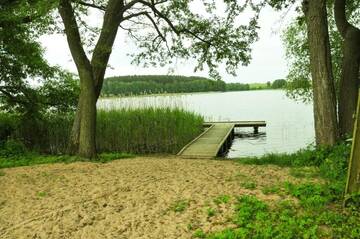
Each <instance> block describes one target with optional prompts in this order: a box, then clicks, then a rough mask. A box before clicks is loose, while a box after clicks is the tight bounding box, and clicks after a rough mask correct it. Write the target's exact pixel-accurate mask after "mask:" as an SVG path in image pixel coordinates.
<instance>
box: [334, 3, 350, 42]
mask: <svg viewBox="0 0 360 239" xmlns="http://www.w3.org/2000/svg"><path fill="white" fill-rule="evenodd" d="M345 7H346V0H335V4H334V15H335V22H336V26H337V28H338V30H339V32H340V34H341V36H342V37H343V38H345V35H346V32H347V30H348V28H349V27H350V26H351V25H350V23H349V22H348V21H347V19H346V10H345Z"/></svg>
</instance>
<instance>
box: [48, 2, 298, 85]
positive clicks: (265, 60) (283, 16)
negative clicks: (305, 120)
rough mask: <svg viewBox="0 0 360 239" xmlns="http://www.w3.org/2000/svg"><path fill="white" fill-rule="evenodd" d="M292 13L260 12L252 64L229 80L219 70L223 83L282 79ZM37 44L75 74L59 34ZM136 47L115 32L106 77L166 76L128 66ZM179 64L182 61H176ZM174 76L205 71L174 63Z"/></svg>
mask: <svg viewBox="0 0 360 239" xmlns="http://www.w3.org/2000/svg"><path fill="white" fill-rule="evenodd" d="M293 15H294V14H293V12H288V13H279V12H275V11H274V10H272V9H271V8H270V7H266V8H265V9H263V11H262V13H261V16H260V27H261V28H260V30H259V37H260V39H259V41H258V42H256V43H255V44H253V46H252V49H253V51H252V58H253V59H252V61H251V64H250V65H249V66H247V67H240V68H239V69H238V71H237V76H236V77H233V76H231V75H228V74H226V72H225V71H224V70H222V69H219V71H220V73H221V76H222V78H223V80H225V81H226V82H241V83H252V82H267V81H273V80H275V79H279V78H284V77H285V76H286V74H287V64H286V61H285V50H284V48H283V45H282V42H281V34H282V32H283V30H284V28H285V26H286V24H287V23H288V22H289V21H290V20H291V18H292V17H293ZM41 43H42V44H43V46H44V47H45V57H46V58H47V59H48V61H49V62H50V63H51V64H56V65H60V66H61V67H63V68H65V69H67V70H70V71H71V72H74V73H76V68H75V64H74V62H73V61H72V58H71V55H70V51H69V48H68V45H67V42H66V38H65V37H64V36H63V35H50V36H44V37H42V38H41ZM135 51H136V48H135V47H134V45H133V44H132V43H131V41H130V40H129V39H127V37H126V34H125V33H124V32H123V31H119V33H118V36H117V38H116V42H115V45H114V48H113V52H112V55H111V57H110V62H109V64H110V66H111V68H108V69H107V73H106V76H116V75H135V74H136V75H141V74H168V72H169V67H164V68H143V67H141V66H136V65H131V64H130V62H131V57H129V56H127V54H128V53H133V52H135ZM178 62H182V61H178ZM171 67H172V68H174V70H175V71H174V72H173V73H172V74H175V75H186V76H191V75H197V76H205V77H207V76H208V72H206V71H205V72H196V73H194V72H193V68H194V64H193V63H192V62H188V63H186V64H184V63H177V64H176V65H172V66H171Z"/></svg>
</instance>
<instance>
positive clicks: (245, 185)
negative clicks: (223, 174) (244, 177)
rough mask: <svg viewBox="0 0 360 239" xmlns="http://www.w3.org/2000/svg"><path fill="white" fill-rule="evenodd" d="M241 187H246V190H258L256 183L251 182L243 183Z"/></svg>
mask: <svg viewBox="0 0 360 239" xmlns="http://www.w3.org/2000/svg"><path fill="white" fill-rule="evenodd" d="M241 186H242V187H244V188H245V189H250V190H254V189H255V188H256V183H255V182H251V181H249V182H243V183H241Z"/></svg>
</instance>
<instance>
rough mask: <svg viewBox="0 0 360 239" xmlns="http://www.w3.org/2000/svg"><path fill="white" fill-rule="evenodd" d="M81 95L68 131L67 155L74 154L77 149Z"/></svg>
mask: <svg viewBox="0 0 360 239" xmlns="http://www.w3.org/2000/svg"><path fill="white" fill-rule="evenodd" d="M81 99H82V98H81V97H80V96H79V101H78V104H77V109H76V112H75V116H74V122H73V125H72V128H71V131H70V137H69V143H68V148H67V153H68V154H69V155H75V154H77V153H78V150H79V137H80V121H81V117H80V116H81V112H80V110H81Z"/></svg>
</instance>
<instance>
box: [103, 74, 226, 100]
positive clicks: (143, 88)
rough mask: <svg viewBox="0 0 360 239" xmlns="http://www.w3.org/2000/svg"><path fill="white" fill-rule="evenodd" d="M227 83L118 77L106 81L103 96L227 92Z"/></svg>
mask: <svg viewBox="0 0 360 239" xmlns="http://www.w3.org/2000/svg"><path fill="white" fill-rule="evenodd" d="M225 85H226V84H225V82H223V81H221V80H217V81H215V80H210V79H207V78H203V77H195V76H192V77H185V76H166V75H149V76H118V77H111V78H107V79H105V81H104V85H103V89H102V94H103V95H105V96H106V95H140V94H157V93H184V92H207V91H225Z"/></svg>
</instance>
